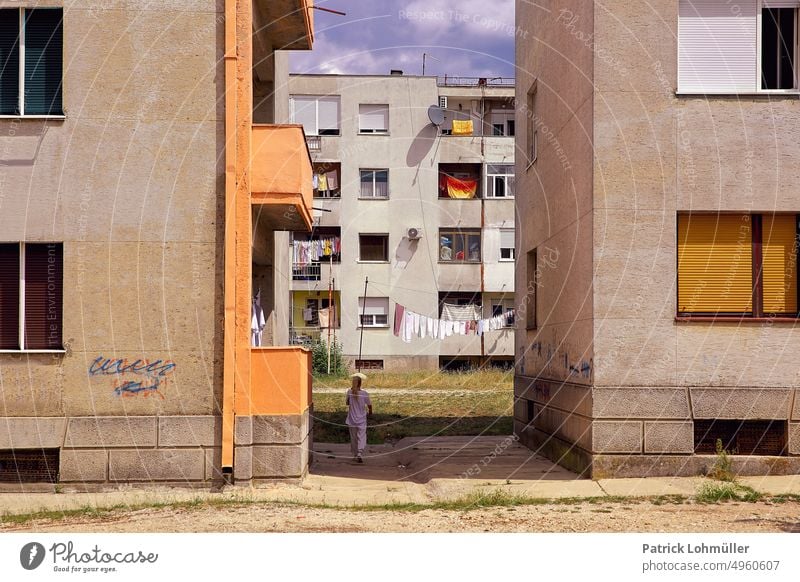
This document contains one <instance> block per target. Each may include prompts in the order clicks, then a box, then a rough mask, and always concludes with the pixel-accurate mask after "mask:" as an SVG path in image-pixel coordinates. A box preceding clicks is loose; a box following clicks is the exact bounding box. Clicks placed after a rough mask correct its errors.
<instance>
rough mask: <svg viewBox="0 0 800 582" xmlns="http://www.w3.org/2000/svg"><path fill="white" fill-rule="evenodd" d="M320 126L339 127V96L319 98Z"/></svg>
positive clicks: (322, 128) (321, 127)
mask: <svg viewBox="0 0 800 582" xmlns="http://www.w3.org/2000/svg"><path fill="white" fill-rule="evenodd" d="M318 107H319V128H320V130H326V129H327V130H332V129H336V130H338V129H339V98H338V97H320V98H319V105H318Z"/></svg>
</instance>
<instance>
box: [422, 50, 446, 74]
mask: <svg viewBox="0 0 800 582" xmlns="http://www.w3.org/2000/svg"><path fill="white" fill-rule="evenodd" d="M429 58H430V59H433V60H434V61H439V59H437V58H436V57H435V56H433V55H429V54H428V53H422V76H423V77H424V76H425V61H426V60H427V59H429ZM439 62H440V63H441V62H442V61H439Z"/></svg>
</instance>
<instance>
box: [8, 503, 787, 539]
mask: <svg viewBox="0 0 800 582" xmlns="http://www.w3.org/2000/svg"><path fill="white" fill-rule="evenodd" d="M0 531H5V532H10V531H36V532H795V533H800V503H796V502H786V503H727V504H722V505H698V504H692V503H684V504H680V505H671V504H670V505H654V504H652V503H650V502H641V503H630V504H625V503H623V504H620V503H607V504H606V503H601V504H591V503H582V504H577V505H536V506H520V507H498V508H491V509H481V510H473V511H450V510H448V511H444V510H425V511H421V512H417V513H411V512H402V511H348V510H337V509H313V508H307V507H297V506H281V505H258V506H224V507H216V508H214V507H201V508H191V509H178V510H170V509H147V510H140V511H135V512H129V513H125V512H121V511H120V512H115V513H112V514H109V515H107V516H104V517H102V518H94V519H91V518H79V517H72V518H70V519H69V520H66V521H37V522H29V523H26V524H24V525H22V526H20V525H17V526H13V525H10V524H3V525H0Z"/></svg>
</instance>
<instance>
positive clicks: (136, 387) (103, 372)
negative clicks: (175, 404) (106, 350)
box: [89, 356, 177, 399]
mask: <svg viewBox="0 0 800 582" xmlns="http://www.w3.org/2000/svg"><path fill="white" fill-rule="evenodd" d="M176 367H177V364H175V362H173V361H171V360H153V361H150V360H142V359H138V360H134V361H132V362H129V361H128V360H127V359H111V358H104V357H103V356H100V357H98V358H96V359H95V360H94V361H93V362H92V364H91V366H89V375H90V376H117V378H116V379H115V380H114V384H113V386H114V394H115V395H116V396H136V395H139V394H141V395H143V396H148V395H150V394H154V395H157V396H159V397H160V398H162V399H163V398H164V396H163V395H162V394H161V393H160V392H159V388H160V387H161V386H162V385H165V384H166V383H167V379H168V376H169V374H171V373H172V371H173V370H175V368H176ZM129 374H135V375H137V376H144V377H145V378H146V379H147V380H139V379H135V380H129V379H126V378H125V377H124V376H126V375H129Z"/></svg>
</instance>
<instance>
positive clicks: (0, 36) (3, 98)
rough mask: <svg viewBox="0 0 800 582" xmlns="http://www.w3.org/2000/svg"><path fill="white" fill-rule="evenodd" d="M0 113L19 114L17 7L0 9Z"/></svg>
mask: <svg viewBox="0 0 800 582" xmlns="http://www.w3.org/2000/svg"><path fill="white" fill-rule="evenodd" d="M0 114H2V115H18V114H19V9H18V8H4V9H2V10H0Z"/></svg>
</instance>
